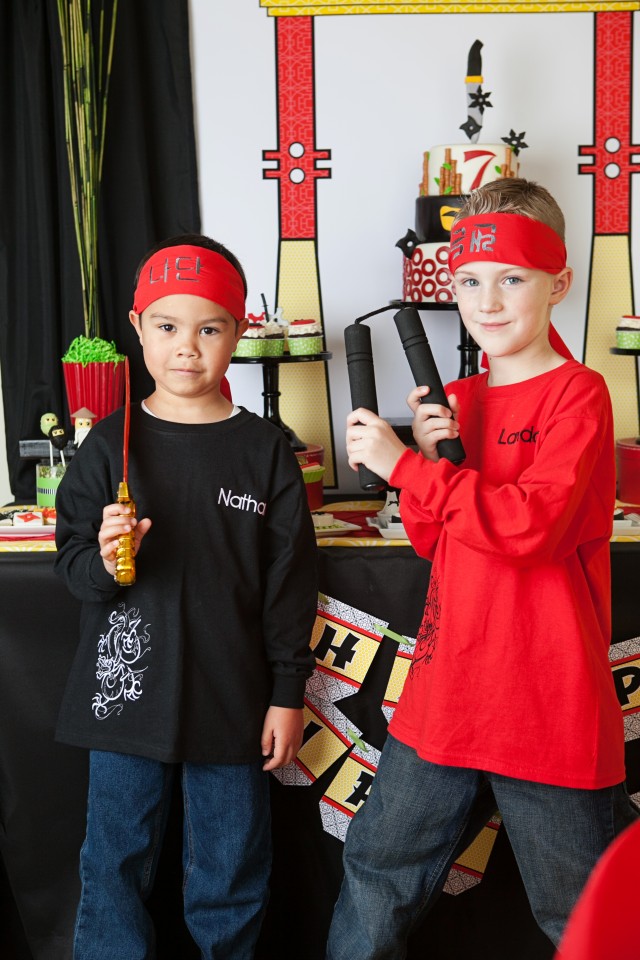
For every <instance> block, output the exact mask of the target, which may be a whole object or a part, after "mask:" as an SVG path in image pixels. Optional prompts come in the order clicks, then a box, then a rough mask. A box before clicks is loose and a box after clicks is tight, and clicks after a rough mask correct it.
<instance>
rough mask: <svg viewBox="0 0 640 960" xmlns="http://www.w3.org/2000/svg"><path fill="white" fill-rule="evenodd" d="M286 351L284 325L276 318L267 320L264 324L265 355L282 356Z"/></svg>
mask: <svg viewBox="0 0 640 960" xmlns="http://www.w3.org/2000/svg"><path fill="white" fill-rule="evenodd" d="M283 353H284V327H283V326H282V324H280V323H276V321H275V320H267V322H266V323H265V325H264V355H265V357H281V356H282V354H283Z"/></svg>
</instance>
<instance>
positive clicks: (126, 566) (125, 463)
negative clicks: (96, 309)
mask: <svg viewBox="0 0 640 960" xmlns="http://www.w3.org/2000/svg"><path fill="white" fill-rule="evenodd" d="M124 374H125V398H124V431H123V434H124V435H123V442H122V481H121V482H120V484H119V486H118V498H117V502H118V503H120V504H122V505H123V506H125V507H128V508H129V516H130V517H135V515H136V505H135V501H134V500H132V498H131V496H130V494H129V483H128V479H129V423H130V419H131V393H130V387H129V358H128V357H125V361H124ZM134 556H135V551H134V535H133V530H130V531H129V533H124V534H123V535H122V536H121V537H120V539H119V541H118V547H117V550H116V572H115V581H116V583H119V584H120V586H121V587H130V586H131V585H132V584H134V583H135V582H136V562H135V559H134Z"/></svg>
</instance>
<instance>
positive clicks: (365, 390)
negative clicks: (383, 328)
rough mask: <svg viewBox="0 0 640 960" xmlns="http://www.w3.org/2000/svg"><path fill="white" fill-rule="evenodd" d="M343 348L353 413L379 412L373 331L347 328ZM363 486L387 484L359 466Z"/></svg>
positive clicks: (356, 325) (377, 487)
mask: <svg viewBox="0 0 640 960" xmlns="http://www.w3.org/2000/svg"><path fill="white" fill-rule="evenodd" d="M344 345H345V349H346V353H347V372H348V374H349V389H350V390H351V406H352V409H353V410H356V409H357V408H358V407H365V408H366V409H367V410H371V412H372V413H375V414H377V413H378V398H377V396H376V380H375V375H374V372H373V353H372V349H371V328H370V327H367V326H365V324H363V323H352V324H351V325H350V326H348V327H345V330H344ZM358 475H359V477H360V486H361V487H362V489H363V490H370V491H377V490H384V488H385V487H386V483H385V482H384V480H382V479H381V478H380V477H379V476H378V475H377V474H376V473H374V472H373V471H372V470H369V468H368V467H365V466H364V464H362V463H361V464H360V466H359V467H358Z"/></svg>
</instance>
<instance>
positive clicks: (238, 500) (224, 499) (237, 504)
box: [218, 487, 267, 516]
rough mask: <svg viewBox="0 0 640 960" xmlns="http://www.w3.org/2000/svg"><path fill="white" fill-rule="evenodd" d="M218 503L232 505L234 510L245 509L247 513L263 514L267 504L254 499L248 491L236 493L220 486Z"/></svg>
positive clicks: (226, 505)
mask: <svg viewBox="0 0 640 960" xmlns="http://www.w3.org/2000/svg"><path fill="white" fill-rule="evenodd" d="M218 503H223V504H224V505H225V507H233V509H234V510H246V511H248V512H249V513H259V514H260V515H261V516H263V515H264V514H265V513H266V511H267V505H266V503H264V501H262V500H256V499H255V498H254V497H252V496H251V494H250V493H243V494H242V495H241V494H238V493H234V492H233V491H232V490H225V489H224V487H220V493H219V494H218Z"/></svg>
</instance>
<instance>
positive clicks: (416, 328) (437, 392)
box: [393, 307, 466, 463]
mask: <svg viewBox="0 0 640 960" xmlns="http://www.w3.org/2000/svg"><path fill="white" fill-rule="evenodd" d="M393 319H394V320H395V322H396V327H397V328H398V333H399V334H400V339H401V341H402V346H403V347H404V350H405V353H406V355H407V360H408V361H409V366H410V368H411V373H412V374H413V378H414V380H415V382H416V386H417V387H425V386H426V387H429V388H430V389H429V395H428V396H427V397H422V400H421V402H422V403H440V404H442V406H444V407H447V408H448V409H451V407H450V406H449V401H448V400H447V395H446V394H445V392H444V387H443V386H442V380H441V379H440V374H439V373H438V368H437V367H436V362H435V360H434V359H433V354H432V352H431V347H430V346H429V341H428V340H427V337H426V334H425V332H424V327H423V326H422V320H421V319H420V314H419V313H418V311H417V310H416V308H415V307H404V309H402V310H400V311H399V312H398V313H396V314H395V316H394V318H393ZM437 450H438V453H439V454H440V456H441V457H444V458H445V459H446V460H450V461H451V462H452V463H462V461H463V460H464V458H465V456H466V454H465V452H464V447H463V446H462V441H461V440H460V438H459V437H458V438H456V439H455V440H441V441H440V442H439V443H438V444H437Z"/></svg>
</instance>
